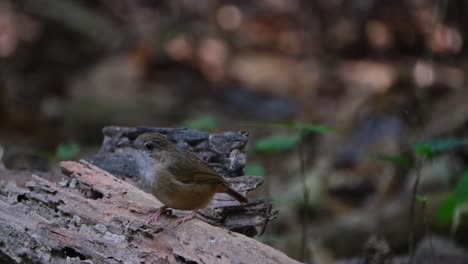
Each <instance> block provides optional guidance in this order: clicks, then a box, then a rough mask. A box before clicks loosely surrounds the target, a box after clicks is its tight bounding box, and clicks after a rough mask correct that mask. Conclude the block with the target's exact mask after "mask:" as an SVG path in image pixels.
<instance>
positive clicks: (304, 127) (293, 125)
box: [255, 122, 333, 134]
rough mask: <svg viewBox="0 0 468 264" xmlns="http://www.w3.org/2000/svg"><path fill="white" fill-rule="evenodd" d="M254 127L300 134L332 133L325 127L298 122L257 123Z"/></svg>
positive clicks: (330, 129) (331, 129)
mask: <svg viewBox="0 0 468 264" xmlns="http://www.w3.org/2000/svg"><path fill="white" fill-rule="evenodd" d="M255 124H256V125H260V126H271V127H283V128H287V129H293V130H297V131H301V132H314V133H321V134H325V133H329V132H331V131H333V128H331V127H329V126H326V125H319V124H312V123H300V122H257V123H255Z"/></svg>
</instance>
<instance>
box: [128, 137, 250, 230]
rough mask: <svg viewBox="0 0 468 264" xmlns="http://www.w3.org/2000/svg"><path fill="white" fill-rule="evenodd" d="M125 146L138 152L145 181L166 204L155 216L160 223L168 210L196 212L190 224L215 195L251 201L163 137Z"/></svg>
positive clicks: (189, 154) (214, 172)
mask: <svg viewBox="0 0 468 264" xmlns="http://www.w3.org/2000/svg"><path fill="white" fill-rule="evenodd" d="M121 145H126V146H129V147H131V148H133V149H134V150H135V152H134V153H135V155H136V157H135V158H136V162H137V165H138V168H139V172H140V175H141V177H142V178H143V180H144V182H145V183H146V184H148V185H149V187H150V189H151V191H152V194H153V195H154V196H155V197H156V198H158V200H160V201H161V202H162V203H163V204H164V206H163V207H161V208H160V209H159V210H158V212H157V213H156V215H155V216H154V218H155V219H156V220H157V219H159V217H160V215H161V213H163V212H164V211H165V210H167V208H173V209H178V210H193V212H192V214H190V215H188V216H187V217H184V218H182V219H181V221H182V222H183V221H186V220H189V219H191V218H193V217H194V216H195V214H196V211H197V210H198V209H201V208H204V207H206V206H207V205H208V203H209V202H210V201H211V199H212V198H213V196H214V194H215V193H227V194H228V195H230V196H231V197H233V198H234V199H236V200H237V201H239V202H241V203H246V202H247V201H248V200H247V199H246V198H245V197H244V196H242V195H241V194H239V193H238V192H236V191H235V190H233V189H232V188H230V187H229V184H228V183H227V182H226V181H225V180H224V178H223V177H222V176H221V175H219V173H217V172H216V171H215V170H214V169H212V168H211V167H210V166H209V165H208V164H206V163H205V162H203V161H202V160H201V159H199V158H198V157H197V156H195V155H194V154H193V153H191V152H189V151H185V150H182V149H179V148H178V147H177V146H176V145H175V144H174V143H172V142H171V141H170V140H169V139H168V138H167V137H166V136H164V135H162V134H159V133H144V134H141V135H140V136H138V137H137V138H136V140H135V141H133V142H126V144H121Z"/></svg>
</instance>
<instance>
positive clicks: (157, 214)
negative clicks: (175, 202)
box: [146, 205, 172, 224]
mask: <svg viewBox="0 0 468 264" xmlns="http://www.w3.org/2000/svg"><path fill="white" fill-rule="evenodd" d="M164 213H168V214H171V213H172V210H171V209H169V208H168V207H167V206H165V205H163V206H161V207H159V208H158V209H157V210H156V212H155V213H154V214H151V215H150V216H149V218H148V220H147V221H146V223H147V224H150V223H151V222H153V221H155V222H158V221H159V218H160V217H161V215H162V214H164Z"/></svg>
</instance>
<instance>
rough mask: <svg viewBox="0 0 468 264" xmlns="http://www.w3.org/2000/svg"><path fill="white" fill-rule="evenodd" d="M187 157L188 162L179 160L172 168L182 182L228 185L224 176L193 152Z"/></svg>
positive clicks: (188, 153)
mask: <svg viewBox="0 0 468 264" xmlns="http://www.w3.org/2000/svg"><path fill="white" fill-rule="evenodd" d="M185 157H186V158H187V159H188V160H187V161H186V162H177V165H175V166H173V167H172V168H170V169H171V171H172V172H173V173H174V174H175V175H178V176H179V177H178V179H179V180H180V181H181V182H183V183H202V184H217V183H221V184H223V185H227V183H226V181H225V180H224V178H223V176H221V175H219V173H218V172H216V171H215V170H214V169H213V168H211V167H210V165H208V164H207V163H205V162H204V161H202V160H201V159H199V158H198V157H197V156H195V155H194V154H193V153H191V152H187V155H185Z"/></svg>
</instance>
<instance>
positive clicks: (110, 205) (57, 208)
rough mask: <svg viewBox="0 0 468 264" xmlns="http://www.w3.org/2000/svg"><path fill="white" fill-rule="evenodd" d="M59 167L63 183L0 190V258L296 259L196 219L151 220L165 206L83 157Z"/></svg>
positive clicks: (54, 260) (75, 260) (141, 260)
mask: <svg viewBox="0 0 468 264" xmlns="http://www.w3.org/2000/svg"><path fill="white" fill-rule="evenodd" d="M60 166H61V169H62V171H63V173H64V174H65V175H68V176H69V177H68V178H66V179H64V180H62V181H60V182H59V183H53V182H50V181H47V180H45V179H43V178H40V177H37V176H33V177H32V180H31V181H29V182H28V183H27V188H20V187H15V186H13V185H9V186H6V187H5V189H4V190H3V191H2V192H0V263H65V262H66V263H297V262H296V261H294V260H292V259H290V258H288V257H287V256H286V255H285V254H283V253H281V252H279V251H277V250H275V249H273V248H270V247H269V246H266V245H264V244H262V243H260V242H258V241H256V240H254V239H252V238H249V237H247V236H244V235H242V234H238V233H235V232H231V231H228V230H227V229H225V228H224V227H219V226H213V225H210V224H208V223H206V222H204V221H201V220H199V219H194V220H191V221H188V222H186V223H183V224H181V225H176V223H175V221H174V220H175V216H164V217H162V218H161V220H160V221H159V222H157V223H151V224H148V223H146V218H145V216H147V212H148V211H150V210H151V209H154V208H155V207H157V206H160V205H161V204H160V203H159V201H157V199H156V198H155V197H154V196H152V195H151V194H148V193H146V192H144V191H142V190H141V189H139V188H137V187H136V186H134V185H132V184H130V183H128V182H127V181H125V180H122V179H119V178H117V177H115V176H114V175H112V174H110V173H108V172H106V171H104V170H102V169H100V168H98V167H96V166H94V165H92V164H90V163H88V162H86V161H80V162H73V161H65V162H62V163H61V164H60Z"/></svg>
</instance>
